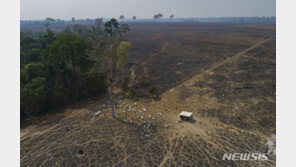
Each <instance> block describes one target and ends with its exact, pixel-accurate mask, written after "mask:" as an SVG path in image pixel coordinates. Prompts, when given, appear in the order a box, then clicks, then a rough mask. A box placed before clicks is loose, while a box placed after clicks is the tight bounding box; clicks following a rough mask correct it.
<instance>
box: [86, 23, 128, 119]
mask: <svg viewBox="0 0 296 167" xmlns="http://www.w3.org/2000/svg"><path fill="white" fill-rule="evenodd" d="M104 26H105V29H104V32H105V34H104V38H103V39H102V40H103V41H102V40H101V41H99V42H97V43H96V46H95V47H94V50H93V52H92V57H93V58H94V59H95V60H96V61H98V62H99V63H101V64H102V65H103V68H104V70H105V71H106V72H107V85H108V94H109V98H110V105H111V106H110V107H111V115H112V117H113V118H115V110H114V98H113V89H114V86H115V83H116V82H117V81H118V78H117V77H118V76H117V75H116V72H117V70H118V68H120V67H122V66H124V65H125V64H126V63H127V59H128V52H129V50H130V49H131V48H132V45H131V44H130V43H129V42H125V41H123V38H122V34H123V33H125V32H126V31H128V26H127V25H125V24H124V25H122V26H120V27H119V24H118V22H117V20H116V19H114V18H113V19H111V20H110V21H108V22H106V23H105V24H104Z"/></svg>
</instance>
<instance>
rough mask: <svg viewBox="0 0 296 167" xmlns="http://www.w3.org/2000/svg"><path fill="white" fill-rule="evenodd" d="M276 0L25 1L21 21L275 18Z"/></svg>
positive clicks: (23, 1)
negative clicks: (172, 17)
mask: <svg viewBox="0 0 296 167" xmlns="http://www.w3.org/2000/svg"><path fill="white" fill-rule="evenodd" d="M275 6H276V1H275V0H259V1H258V0H186V1H180V0H124V1H119V0H83V1H81V0H63V1H58V0H42V1H36V0H22V1H21V20H42V19H45V18H47V17H51V18H55V19H58V18H59V19H66V20H70V19H71V18H72V17H75V18H76V19H86V18H91V19H93V18H97V17H105V18H112V17H114V18H118V17H119V16H120V15H124V16H125V18H132V17H133V16H137V18H139V19H141V18H152V17H153V15H154V14H155V13H162V14H163V15H164V17H169V16H170V15H171V14H174V15H175V17H177V18H192V17H194V18H197V17H253V16H259V17H263V16H275V15H276V8H275Z"/></svg>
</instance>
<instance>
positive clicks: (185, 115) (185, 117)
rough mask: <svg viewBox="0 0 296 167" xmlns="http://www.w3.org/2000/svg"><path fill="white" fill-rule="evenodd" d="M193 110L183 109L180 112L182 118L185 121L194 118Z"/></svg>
mask: <svg viewBox="0 0 296 167" xmlns="http://www.w3.org/2000/svg"><path fill="white" fill-rule="evenodd" d="M192 115H193V113H192V112H188V111H182V112H181V113H180V119H182V120H184V121H188V120H191V119H192Z"/></svg>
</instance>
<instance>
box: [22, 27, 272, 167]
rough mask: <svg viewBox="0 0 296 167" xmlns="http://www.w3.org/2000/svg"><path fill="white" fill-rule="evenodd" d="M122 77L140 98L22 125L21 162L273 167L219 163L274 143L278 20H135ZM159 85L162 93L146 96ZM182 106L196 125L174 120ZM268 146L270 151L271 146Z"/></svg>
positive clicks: (84, 104) (90, 103)
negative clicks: (226, 157)
mask: <svg viewBox="0 0 296 167" xmlns="http://www.w3.org/2000/svg"><path fill="white" fill-rule="evenodd" d="M130 29H131V31H130V32H129V33H128V34H127V35H126V38H127V39H128V40H129V41H131V43H132V45H133V50H132V52H131V57H130V62H129V64H128V67H127V68H126V69H125V71H124V74H125V75H126V76H128V77H130V78H131V79H130V80H131V81H130V86H131V89H133V90H135V92H136V96H138V98H125V97H123V96H121V95H120V96H116V109H115V112H116V116H117V118H116V119H112V118H111V116H110V109H109V107H110V106H109V103H108V100H107V99H108V98H107V97H105V96H103V95H102V96H100V97H95V98H90V99H86V100H84V101H81V102H78V103H76V104H73V105H70V106H66V107H64V108H62V109H60V111H59V113H58V114H55V115H50V116H49V115H48V116H47V115H45V116H44V119H41V118H36V121H35V123H34V124H32V125H28V126H26V127H25V128H22V130H21V142H20V145H21V166H30V167H31V166H147V167H148V166H149V167H150V166H160V167H169V166H186V167H187V166H192V167H193V166H194V167H195V166H225V167H226V166H266V167H269V166H275V163H276V156H275V155H272V154H271V155H269V157H268V160H265V161H263V160H262V161H261V160H254V161H232V160H229V161H228V160H226V161H223V154H224V153H266V152H267V150H268V149H269V147H268V146H267V143H268V142H271V141H272V142H273V143H274V144H275V143H276V139H275V135H276V124H275V123H276V108H275V106H276V98H275V97H276V96H275V93H276V88H275V84H276V38H275V36H274V35H275V25H266V24H265V25H263V24H261V25H260V24H252V25H251V24H230V23H227V24H226V23H182V24H181V23H166V24H164V23H149V24H148V23H141V24H140V23H137V24H131V25H130ZM152 84H153V85H156V87H157V88H158V89H159V94H160V98H159V99H157V100H152V99H151V100H147V99H146V98H140V97H143V96H144V97H145V96H146V97H147V96H148V93H147V89H148V87H149V86H150V85H152ZM180 111H190V112H192V113H193V116H194V122H191V123H190V122H184V121H183V122H179V121H178V119H179V113H180ZM272 149H273V148H272Z"/></svg>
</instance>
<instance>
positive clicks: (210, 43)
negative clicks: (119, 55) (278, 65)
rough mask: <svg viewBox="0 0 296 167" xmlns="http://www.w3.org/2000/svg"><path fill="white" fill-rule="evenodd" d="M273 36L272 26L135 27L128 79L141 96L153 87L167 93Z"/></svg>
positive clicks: (194, 24) (127, 73) (131, 38)
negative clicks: (214, 64)
mask: <svg viewBox="0 0 296 167" xmlns="http://www.w3.org/2000/svg"><path fill="white" fill-rule="evenodd" d="M274 34H275V25H270V24H265V25H264V24H234V23H190V22H189V23H187V22H182V23H133V24H130V32H129V33H128V34H127V35H126V38H127V39H128V40H129V41H130V42H131V43H132V45H133V50H132V52H131V57H130V63H129V64H128V67H127V68H128V70H126V75H129V76H130V77H131V83H132V84H133V88H134V89H135V90H136V91H138V92H141V93H138V95H139V96H142V95H143V93H144V92H145V90H146V89H147V88H148V87H149V85H152V84H153V85H155V86H156V87H157V88H158V89H159V90H160V92H164V91H166V90H168V89H169V88H171V87H174V86H176V85H178V84H179V83H181V82H183V81H185V80H187V79H188V78H190V77H192V76H193V75H196V74H198V73H200V72H201V71H203V70H204V69H207V68H208V67H210V66H211V65H212V64H213V63H215V62H219V61H223V60H225V59H227V58H229V57H232V56H234V55H235V54H237V53H239V52H240V51H243V50H244V49H247V48H249V47H251V46H253V45H255V44H256V43H258V42H260V41H262V40H264V39H266V38H268V37H271V36H272V35H274Z"/></svg>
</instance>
